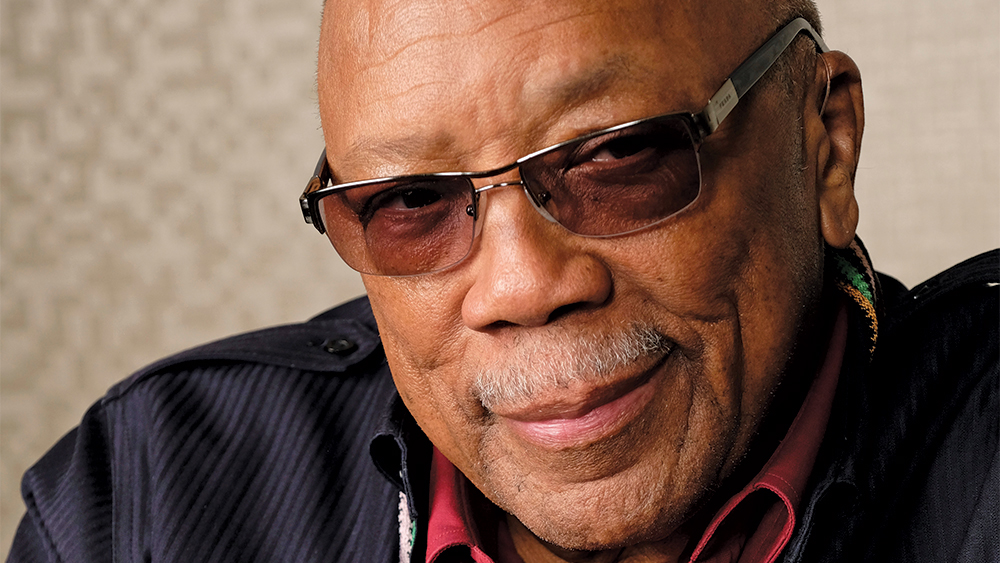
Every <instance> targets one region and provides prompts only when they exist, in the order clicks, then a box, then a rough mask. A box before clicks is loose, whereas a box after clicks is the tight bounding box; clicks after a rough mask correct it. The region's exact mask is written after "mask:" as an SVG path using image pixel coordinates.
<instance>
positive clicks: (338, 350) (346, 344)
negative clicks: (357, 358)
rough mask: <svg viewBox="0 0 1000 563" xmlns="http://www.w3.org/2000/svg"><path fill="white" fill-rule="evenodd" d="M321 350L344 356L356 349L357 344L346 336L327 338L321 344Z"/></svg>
mask: <svg viewBox="0 0 1000 563" xmlns="http://www.w3.org/2000/svg"><path fill="white" fill-rule="evenodd" d="M321 346H322V348H323V351H324V352H326V353H328V354H336V355H337V356H346V355H348V354H350V353H351V352H353V351H355V350H357V349H358V345H357V344H355V343H353V342H351V341H350V340H347V339H346V338H328V339H327V340H324V341H323V344H322V345H321Z"/></svg>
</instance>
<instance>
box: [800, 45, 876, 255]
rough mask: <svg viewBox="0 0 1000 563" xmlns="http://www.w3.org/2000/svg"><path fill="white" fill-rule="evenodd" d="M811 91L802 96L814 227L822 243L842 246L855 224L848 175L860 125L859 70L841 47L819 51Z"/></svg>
mask: <svg viewBox="0 0 1000 563" xmlns="http://www.w3.org/2000/svg"><path fill="white" fill-rule="evenodd" d="M827 81H829V82H827ZM828 84H829V86H827V85H828ZM828 87H829V90H828V91H827V88H828ZM812 91H813V92H814V93H816V96H814V97H811V99H813V100H816V103H815V105H814V106H808V102H807V107H806V114H807V115H806V122H807V123H809V124H810V126H809V127H808V128H807V131H808V133H807V134H808V137H809V138H808V141H807V142H808V144H809V147H810V148H811V149H813V150H812V152H811V153H810V154H812V155H815V158H816V161H815V166H816V167H815V170H816V191H817V196H818V198H819V212H820V229H821V231H822V233H823V238H824V239H825V240H826V242H827V244H829V245H830V246H834V247H836V248H845V247H847V245H849V244H850V243H851V241H852V240H854V233H855V231H856V230H857V227H858V202H857V200H856V199H855V198H854V175H855V172H857V168H858V158H859V157H860V155H861V134H862V133H863V132H864V128H865V109H864V98H863V95H862V92H861V72H860V71H859V70H858V66H857V65H856V64H854V61H853V60H851V58H850V57H848V56H847V55H845V54H844V53H841V52H839V51H831V52H829V53H823V54H821V55H820V57H819V58H818V59H817V62H816V79H815V80H814V81H813V88H812ZM824 101H825V103H824Z"/></svg>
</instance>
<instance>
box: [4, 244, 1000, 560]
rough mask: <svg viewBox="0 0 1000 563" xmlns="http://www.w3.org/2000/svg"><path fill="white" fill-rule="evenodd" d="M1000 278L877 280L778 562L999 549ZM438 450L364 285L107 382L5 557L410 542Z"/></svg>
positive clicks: (983, 273)
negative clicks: (334, 301) (403, 532)
mask: <svg viewBox="0 0 1000 563" xmlns="http://www.w3.org/2000/svg"><path fill="white" fill-rule="evenodd" d="M998 282H1000V255H998V253H997V252H995V251H994V252H992V253H988V254H984V255H981V256H979V257H976V258H974V259H971V260H969V261H966V262H964V263H962V264H960V265H958V266H956V267H954V268H952V269H950V270H948V271H946V272H945V273H943V274H940V275H938V276H936V277H935V278H933V279H931V280H929V281H928V282H925V283H924V284H921V285H919V286H917V287H916V288H914V289H913V290H911V291H906V290H905V288H903V287H902V286H901V285H900V284H899V283H898V282H896V281H895V280H892V279H891V278H887V277H883V278H882V280H881V283H882V286H883V292H884V305H885V318H884V319H882V321H881V323H880V329H879V340H878V345H877V347H876V349H875V352H874V356H873V357H871V359H869V358H870V356H869V351H868V350H861V349H859V348H861V347H862V343H860V342H855V343H854V344H851V343H850V342H849V349H848V353H847V355H846V356H845V363H844V367H843V369H842V373H841V377H840V382H839V384H838V388H837V395H836V398H835V400H834V407H833V414H832V415H831V420H830V422H829V425H828V428H827V431H826V435H825V437H824V439H823V443H822V446H821V449H820V453H819V457H818V459H817V462H816V465H815V468H814V470H813V473H812V476H811V480H810V483H811V484H810V486H809V489H808V492H807V495H806V497H805V500H804V503H805V504H804V507H803V517H802V520H801V522H800V523H799V525H798V527H797V529H796V531H795V534H794V536H793V538H792V540H791V542H790V543H789V545H788V547H787V548H786V550H785V552H784V553H783V555H782V558H783V560H784V561H787V562H799V561H807V562H812V561H817V562H826V561H830V562H832V561H850V562H857V561H879V562H884V561H907V562H934V563H938V562H943V561H967V562H983V561H998V560H1000V551H998V539H997V536H998V530H1000V520H998V510H1000V504H998V497H1000V457H998V437H1000V409H998V404H997V402H998V386H1000V371H998V370H1000V368H998V363H1000V361H998V344H997V342H998V324H1000V320H998V312H1000V302H998V294H1000V289H998V287H997V285H998ZM852 322H854V323H855V324H856V323H858V322H863V321H861V320H858V319H853V321H852ZM851 330H852V332H856V331H857V330H858V327H857V326H852V328H851ZM851 346H853V349H852V348H851ZM429 459H430V443H429V442H428V440H427V438H426V437H425V436H424V434H423V433H422V432H421V431H420V429H419V428H418V426H417V424H416V423H415V421H414V420H413V418H412V417H411V416H410V414H409V412H408V411H407V410H406V408H405V407H404V406H403V404H402V402H401V400H400V399H399V396H398V395H397V393H396V390H395V387H394V386H393V382H392V379H391V376H390V374H389V370H388V366H387V365H386V362H385V357H384V355H383V351H382V347H381V344H380V341H379V337H378V333H377V329H376V326H375V322H374V320H373V318H372V315H371V309H370V307H369V305H368V302H367V300H366V299H359V300H355V301H352V302H349V303H347V304H345V305H342V306H340V307H338V308H336V309H332V310H330V311H327V312H326V313H323V314H321V315H319V316H318V317H316V318H314V319H312V320H310V321H308V322H306V323H302V324H298V325H289V326H283V327H277V328H271V329H266V330H262V331H258V332H253V333H249V334H245V335H241V336H236V337H233V338H229V339H226V340H222V341H219V342H215V343H212V344H208V345H205V346H202V347H199V348H195V349H192V350H189V351H187V352H183V353H181V354H178V355H176V356H173V357H170V358H167V359H165V360H162V361H160V362H157V363H155V364H153V365H151V366H149V367H147V368H145V369H143V370H142V371H140V372H138V373H136V374H134V375H133V376H132V377H130V378H129V379H127V380H125V381H123V382H122V383H120V384H118V385H117V386H115V387H113V388H112V389H111V390H110V391H109V392H108V394H107V395H106V396H105V397H104V398H103V399H101V400H100V402H98V403H97V404H95V405H94V406H93V407H92V408H91V409H90V410H89V411H88V412H87V414H86V415H85V416H84V418H83V421H82V422H81V424H80V426H79V427H78V428H76V429H74V430H73V431H72V432H70V433H69V434H68V435H67V436H65V437H64V438H63V439H62V440H60V441H59V442H58V443H57V444H56V445H55V447H53V448H52V450H51V451H49V453H48V454H46V455H45V456H44V457H43V458H42V459H41V460H40V461H39V462H38V463H37V464H36V465H35V466H34V467H32V468H31V469H30V470H29V471H28V472H27V473H26V474H25V477H24V481H23V484H22V494H23V497H24V501H25V504H26V507H27V513H26V515H25V517H24V519H23V521H22V522H21V525H20V527H19V529H18V532H17V535H16V538H15V540H14V545H13V547H12V550H11V552H10V558H9V561H13V562H32V561H45V562H57V561H59V562H91V561H94V562H96V561H121V562H125V561H129V562H132V561H135V562H146V561H151V562H179V563H181V562H182V563H191V562H197V561H211V562H229V561H232V562H237V561H239V562H248V561H296V562H299V561H301V562H307V561H308V562H312V561H316V562H320V561H322V562H331V561H361V562H383V561H384V562H392V561H397V560H398V557H399V544H400V520H399V515H400V507H401V503H405V504H404V505H403V506H406V507H408V509H409V513H410V516H412V517H413V520H414V521H415V522H416V525H417V535H416V537H417V541H416V545H415V553H416V554H419V553H421V551H420V550H421V548H422V545H423V544H422V538H421V531H422V528H421V525H425V524H426V517H427V514H426V513H427V487H428V482H429V476H428V471H429V465H430V463H429Z"/></svg>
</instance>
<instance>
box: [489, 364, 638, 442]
mask: <svg viewBox="0 0 1000 563" xmlns="http://www.w3.org/2000/svg"><path fill="white" fill-rule="evenodd" d="M656 379H657V378H655V377H654V378H651V379H650V380H649V381H647V382H646V383H643V384H642V385H640V386H639V387H636V388H635V389H633V390H631V391H629V392H628V393H626V394H624V395H622V396H621V397H618V398H617V399H615V400H613V401H611V402H609V403H605V404H603V405H600V406H598V407H595V408H594V409H592V410H590V411H587V412H586V413H585V414H583V415H581V416H578V417H576V418H553V419H550V420H536V421H530V422H527V421H521V420H514V419H511V418H503V421H504V422H505V423H506V424H507V426H509V427H510V428H511V429H512V430H513V431H514V432H515V433H516V434H518V435H519V436H520V437H521V438H523V439H524V440H526V441H528V442H531V443H533V444H535V445H538V446H542V447H545V448H550V449H565V448H571V447H579V446H583V445H586V444H589V443H592V442H596V441H597V440H600V439H602V438H605V437H607V436H611V435H613V434H615V433H617V432H619V431H620V430H621V429H622V428H624V427H625V426H626V425H628V423H629V422H631V421H632V420H634V419H635V418H636V417H637V416H638V415H639V413H640V412H642V410H643V409H644V408H645V407H646V405H647V404H648V403H649V401H650V400H651V399H652V398H653V395H654V394H655V392H656V385H655V382H656Z"/></svg>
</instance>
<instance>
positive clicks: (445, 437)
mask: <svg viewBox="0 0 1000 563" xmlns="http://www.w3.org/2000/svg"><path fill="white" fill-rule="evenodd" d="M695 4H696V6H692V5H690V4H689V3H683V4H682V5H678V6H672V5H666V6H661V5H656V3H645V2H642V1H639V0H636V1H627V2H596V1H595V2H587V1H582V2H581V1H579V0H573V1H569V0H566V1H561V0H553V1H549V2H523V3H522V2H517V1H509V2H508V1H492V2H477V1H473V2H464V3H455V2H445V1H444V0H440V1H435V0H418V1H402V2H396V3H393V2H379V1H378V0H371V1H370V2H335V1H334V0H330V2H328V4H327V13H326V14H325V18H324V24H323V32H322V33H323V35H322V40H321V48H320V73H319V92H320V110H321V115H322V120H323V129H324V132H325V136H326V147H327V155H328V157H329V161H330V163H331V166H332V169H333V170H334V173H335V176H336V179H337V181H351V180H359V179H365V178H372V177H379V176H386V175H394V174H406V173H417V172H438V171H449V170H483V169H490V168H494V167H497V166H500V165H503V164H507V163H509V162H512V161H513V160H515V159H517V158H518V157H521V156H523V155H525V154H528V153H529V152H531V151H534V150H536V149H539V148H542V147H545V146H548V145H551V144H554V143H556V142H559V141H563V140H566V139H569V138H572V137H575V136H577V135H580V134H584V133H587V132H589V131H594V130H597V129H601V128H605V127H608V126H611V125H615V124H618V123H623V122H626V121H630V120H634V119H638V118H643V117H648V116H652V115H656V114H661V113H666V112H670V111H685V110H686V111H690V110H700V109H701V108H702V106H704V104H705V101H706V100H707V99H708V98H709V96H711V94H713V93H714V92H715V90H716V89H717V88H718V87H719V86H720V85H721V83H722V82H723V81H724V80H725V78H726V76H727V75H728V73H729V72H731V71H732V70H733V69H734V68H735V66H736V65H738V64H739V63H740V62H741V61H742V60H743V59H744V58H745V57H746V56H747V55H748V54H749V53H750V52H752V51H753V49H754V48H756V47H757V46H758V44H759V43H761V42H763V40H764V39H766V35H767V33H769V30H765V29H763V27H762V26H756V25H752V22H753V20H754V18H755V16H753V14H752V13H749V11H748V10H746V9H745V7H735V5H732V4H727V3H720V4H719V5H716V6H713V7H709V6H707V5H706V6H702V5H701V4H703V3H695ZM727 6H732V7H727ZM748 23H749V24H748ZM739 24H742V25H739ZM755 30H756V31H755ZM777 90H778V89H777V88H774V89H765V90H763V92H762V93H760V94H759V95H755V96H752V97H750V98H748V99H747V100H746V101H745V102H743V103H741V105H740V106H739V107H738V108H737V110H736V112H735V113H734V114H733V115H731V116H730V118H729V120H727V122H726V123H725V124H724V125H723V127H722V128H721V129H720V130H719V131H717V132H716V133H715V134H714V135H712V136H711V137H709V138H708V140H707V141H706V143H705V144H704V146H703V147H702V148H701V158H702V175H703V180H702V191H701V195H700V196H699V198H698V200H697V201H696V202H695V203H694V204H693V205H692V206H691V207H689V208H688V209H686V210H684V211H683V212H681V213H680V214H678V215H676V216H674V217H672V218H670V219H668V220H666V221H665V222H663V223H660V224H659V225H657V226H655V227H652V228H649V229H646V230H644V231H640V232H637V233H633V234H630V235H625V236H619V237H613V238H584V237H579V236H576V235H573V234H570V233H569V232H567V231H566V230H564V229H562V228H561V227H560V226H558V225H556V224H553V223H550V222H548V221H546V220H545V219H544V218H543V217H542V216H540V215H539V214H538V213H537V212H536V211H535V210H534V209H533V207H532V206H531V204H530V203H529V201H528V199H527V198H526V197H525V195H524V193H523V192H522V191H521V190H520V189H519V188H517V187H510V188H498V189H494V190H491V191H489V192H486V193H485V195H484V199H483V201H482V205H481V215H480V219H479V221H480V223H481V224H480V232H479V234H478V236H477V238H476V241H475V244H474V246H473V249H472V252H471V254H470V255H469V256H468V258H466V260H465V261H463V262H462V263H460V264H459V265H457V266H455V267H453V268H451V269H448V270H446V271H443V272H439V273H435V274H429V275H424V276H418V277H409V278H387V277H376V276H366V277H365V280H364V281H365V284H366V287H367V288H368V291H369V296H370V298H371V303H372V308H373V310H374V312H375V316H376V319H377V321H378V324H379V329H380V332H381V335H382V341H383V343H384V345H385V351H386V355H387V357H388V360H389V364H390V366H391V369H392V373H393V377H394V378H395V381H396V385H397V387H398V389H399V392H400V395H401V396H402V398H403V400H404V401H405V403H406V405H407V407H408V408H409V409H410V411H411V412H412V413H413V416H414V417H415V418H416V420H417V422H418V423H419V424H420V425H421V427H422V428H423V430H424V431H425V432H426V433H427V435H428V436H429V437H430V439H431V440H432V441H433V443H434V444H435V445H436V446H437V447H438V448H439V449H440V450H441V451H442V452H443V453H444V454H445V455H446V456H447V457H448V458H449V459H450V460H451V461H452V462H453V463H454V464H455V465H456V466H457V467H458V468H459V469H460V470H461V471H462V472H463V473H464V474H465V475H466V476H467V477H468V478H469V479H470V480H471V481H472V482H473V483H474V484H475V485H476V486H477V487H478V488H479V489H480V490H481V491H483V493H484V494H486V495H487V496H488V497H489V498H490V499H491V500H492V501H493V502H495V503H496V504H497V505H498V506H500V507H501V508H503V509H504V510H506V511H508V512H509V513H511V514H513V515H514V516H516V517H517V518H518V519H519V520H520V521H521V522H522V523H523V524H524V525H525V526H527V528H529V529H530V530H531V531H533V532H534V533H535V534H536V535H537V536H539V537H541V538H543V539H545V540H548V541H550V542H552V543H555V544H557V545H561V546H563V547H567V548H574V549H596V548H602V547H609V546H616V545H628V544H634V543H636V542H639V541H642V540H650V539H657V538H662V537H664V536H666V535H668V534H669V533H670V532H671V531H672V530H674V529H675V528H676V527H677V526H678V525H679V523H680V522H681V521H682V520H683V519H684V518H685V517H687V516H690V514H691V513H692V512H693V511H694V510H695V509H696V508H697V505H698V502H699V500H702V499H703V498H704V496H705V495H706V492H707V491H710V490H711V489H712V488H713V487H714V486H716V485H717V484H718V483H719V481H720V480H721V479H722V478H724V477H725V476H726V475H728V474H729V473H731V472H732V470H733V468H734V467H735V466H736V464H737V463H738V462H739V460H740V458H741V457H742V455H743V454H744V453H745V451H746V448H747V444H748V442H749V441H750V439H751V438H752V436H753V433H754V432H755V430H756V429H757V427H758V423H759V421H760V418H761V417H762V415H763V413H764V411H765V410H766V408H767V406H768V403H769V400H770V396H771V394H772V392H773V390H774V388H775V387H776V385H777V383H778V382H779V380H780V378H781V376H782V374H783V372H784V370H785V368H786V366H787V364H788V362H789V358H790V357H791V355H792V353H793V349H794V347H795V345H796V342H797V339H798V337H799V336H798V335H799V333H800V331H801V329H802V325H803V323H804V318H805V317H806V316H807V315H809V314H810V313H811V312H812V311H813V310H814V307H815V303H816V302H817V300H818V291H819V287H820V285H821V282H820V279H821V261H822V250H821V240H820V236H819V228H818V225H817V215H818V211H817V203H816V196H815V190H814V188H813V186H812V181H811V180H808V179H809V178H812V177H813V175H814V173H812V172H810V170H809V167H808V166H805V168H806V169H805V170H804V171H803V170H801V169H802V167H803V163H804V162H807V160H803V159H801V158H799V157H798V156H797V153H798V151H799V149H800V148H801V143H800V136H799V134H798V132H797V131H796V130H795V122H796V117H797V116H796V115H794V112H795V111H798V110H797V109H796V108H797V107H798V106H797V105H795V104H790V103H789V102H788V101H787V100H783V99H782V98H781V96H778V95H777V94H776V92H777ZM511 179H516V171H515V172H511V173H510V174H509V175H505V176H502V177H500V178H498V179H494V181H506V180H511ZM484 183H485V182H484Z"/></svg>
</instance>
